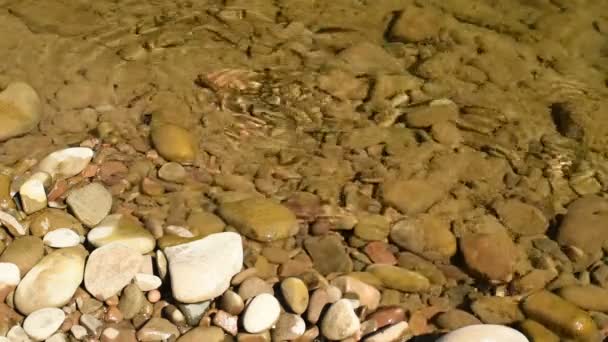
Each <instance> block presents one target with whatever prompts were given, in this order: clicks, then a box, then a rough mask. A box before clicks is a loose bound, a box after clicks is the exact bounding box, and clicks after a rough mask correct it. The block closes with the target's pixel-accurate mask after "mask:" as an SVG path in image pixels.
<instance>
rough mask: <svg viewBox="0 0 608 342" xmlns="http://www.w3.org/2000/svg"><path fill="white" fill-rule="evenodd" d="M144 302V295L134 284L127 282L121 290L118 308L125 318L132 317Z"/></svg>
mask: <svg viewBox="0 0 608 342" xmlns="http://www.w3.org/2000/svg"><path fill="white" fill-rule="evenodd" d="M145 304H146V297H145V296H144V294H143V293H142V292H141V290H140V289H139V287H137V285H135V284H129V285H127V287H125V289H124V290H123V291H122V295H121V296H120V302H119V303H118V309H119V310H120V312H121V313H122V315H123V317H124V318H125V319H133V317H135V315H137V314H138V313H139V312H140V311H141V309H142V308H143V307H144V305H145Z"/></svg>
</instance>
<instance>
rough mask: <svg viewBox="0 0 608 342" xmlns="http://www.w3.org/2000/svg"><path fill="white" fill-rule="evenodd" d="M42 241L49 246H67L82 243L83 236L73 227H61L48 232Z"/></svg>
mask: <svg viewBox="0 0 608 342" xmlns="http://www.w3.org/2000/svg"><path fill="white" fill-rule="evenodd" d="M42 241H43V242H44V244H45V245H47V246H49V247H53V248H66V247H73V246H76V245H78V244H80V241H81V238H80V236H79V235H78V234H77V233H76V232H75V231H73V230H71V229H68V228H59V229H55V230H51V231H50V232H48V233H46V235H45V236H44V239H43V240H42Z"/></svg>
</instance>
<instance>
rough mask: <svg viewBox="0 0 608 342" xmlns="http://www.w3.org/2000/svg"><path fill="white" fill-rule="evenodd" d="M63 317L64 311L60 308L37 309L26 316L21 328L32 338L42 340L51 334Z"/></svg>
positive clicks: (57, 327) (59, 324)
mask: <svg viewBox="0 0 608 342" xmlns="http://www.w3.org/2000/svg"><path fill="white" fill-rule="evenodd" d="M64 319H65V313H64V312H63V311H62V310H61V309H57V308H45V309H39V310H36V311H34V312H32V313H31V314H29V315H28V316H27V318H26V319H25V321H23V329H24V330H25V332H26V333H27V334H28V335H29V336H30V337H31V338H33V339H34V340H36V341H42V340H45V339H47V338H48V337H50V336H51V335H53V334H54V333H55V332H56V331H57V329H59V327H60V326H61V324H62V323H63V320H64Z"/></svg>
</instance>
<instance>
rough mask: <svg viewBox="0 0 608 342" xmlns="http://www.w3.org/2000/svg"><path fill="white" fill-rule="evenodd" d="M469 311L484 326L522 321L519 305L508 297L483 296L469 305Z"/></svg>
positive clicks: (522, 315) (522, 316)
mask: <svg viewBox="0 0 608 342" xmlns="http://www.w3.org/2000/svg"><path fill="white" fill-rule="evenodd" d="M471 310H472V311H473V313H475V315H476V316H477V317H479V319H481V321H482V322H483V323H486V324H503V325H509V324H512V323H515V322H519V321H523V320H524V314H523V313H522V312H521V310H520V309H519V303H518V302H517V301H516V300H515V299H514V298H510V297H490V296H483V297H480V298H478V299H476V300H475V301H473V303H471Z"/></svg>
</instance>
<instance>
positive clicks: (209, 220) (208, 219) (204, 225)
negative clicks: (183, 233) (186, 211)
mask: <svg viewBox="0 0 608 342" xmlns="http://www.w3.org/2000/svg"><path fill="white" fill-rule="evenodd" d="M186 224H187V225H188V228H190V231H192V233H193V234H194V235H195V236H200V237H205V236H207V235H211V234H215V233H221V232H223V231H224V228H225V227H226V223H225V222H224V221H222V219H221V218H219V217H218V216H217V215H215V214H213V213H210V212H206V211H195V210H193V211H192V212H191V213H190V215H189V216H188V219H187V220H186Z"/></svg>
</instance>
